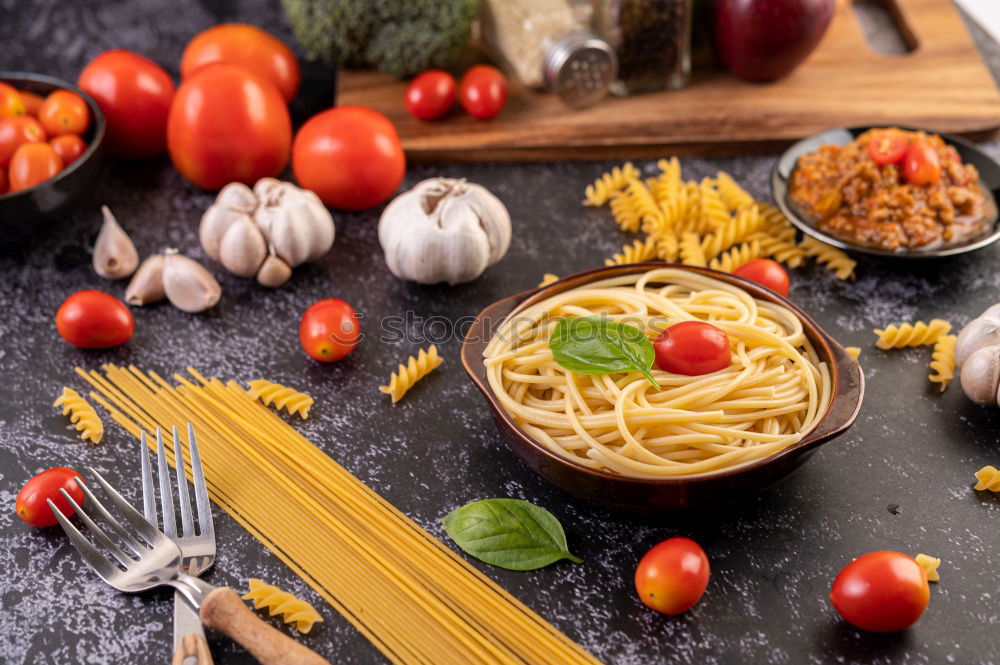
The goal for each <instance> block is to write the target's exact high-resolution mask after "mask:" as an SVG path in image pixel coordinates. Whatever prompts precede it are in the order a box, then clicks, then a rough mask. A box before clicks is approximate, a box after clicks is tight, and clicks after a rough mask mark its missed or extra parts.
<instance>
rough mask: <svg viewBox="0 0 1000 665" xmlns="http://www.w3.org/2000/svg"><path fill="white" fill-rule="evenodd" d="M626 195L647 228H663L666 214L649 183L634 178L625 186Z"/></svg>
mask: <svg viewBox="0 0 1000 665" xmlns="http://www.w3.org/2000/svg"><path fill="white" fill-rule="evenodd" d="M625 195H626V196H627V197H628V198H629V202H630V204H631V206H632V209H633V210H635V212H636V213H637V214H638V215H639V219H640V220H641V222H642V225H643V226H644V227H646V228H661V227H662V226H663V221H664V215H663V212H662V211H661V210H660V206H659V205H658V204H657V203H656V199H655V198H653V193H652V192H650V191H649V185H648V183H644V182H643V181H641V180H633V181H632V182H630V183H629V184H628V185H626V187H625Z"/></svg>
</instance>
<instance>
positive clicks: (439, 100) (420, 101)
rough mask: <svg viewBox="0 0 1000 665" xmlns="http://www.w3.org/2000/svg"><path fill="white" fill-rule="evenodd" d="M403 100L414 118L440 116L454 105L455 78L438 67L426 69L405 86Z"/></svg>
mask: <svg viewBox="0 0 1000 665" xmlns="http://www.w3.org/2000/svg"><path fill="white" fill-rule="evenodd" d="M405 102H406V110H407V112H408V113H409V114H410V115H412V116H413V117H414V118H419V119H420V120H434V119H436V118H440V117H441V116H443V115H445V114H446V113H448V111H450V110H451V107H453V106H454V105H455V79H454V78H453V77H452V75H451V74H449V73H448V72H445V71H442V70H440V69H431V70H429V71H426V72H424V73H423V74H421V75H420V76H418V77H416V78H415V79H413V80H412V81H410V83H409V84H408V85H407V86H406V99H405Z"/></svg>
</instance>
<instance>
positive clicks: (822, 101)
mask: <svg viewBox="0 0 1000 665" xmlns="http://www.w3.org/2000/svg"><path fill="white" fill-rule="evenodd" d="M887 2H888V3H893V2H894V3H895V7H896V8H897V9H898V10H899V15H900V16H901V17H902V25H903V27H904V30H903V32H904V35H907V34H908V36H909V40H910V42H911V45H913V46H915V48H914V50H913V51H912V52H910V53H908V54H905V55H884V54H880V53H876V52H874V51H872V50H871V48H870V47H869V46H868V43H867V41H866V40H865V36H864V34H863V33H862V29H861V26H860V23H859V21H858V18H857V16H856V15H855V14H854V10H853V8H852V7H851V0H841V1H840V2H839V4H838V7H837V11H836V14H835V15H834V18H833V22H832V23H831V25H830V28H829V30H828V31H827V34H826V35H825V36H824V38H823V41H822V42H821V43H820V45H819V47H818V48H817V49H816V51H815V52H814V53H813V54H812V55H811V56H810V58H809V59H808V60H807V61H806V62H805V63H804V64H803V65H802V66H801V67H799V68H798V69H797V70H796V71H795V72H793V73H792V74H791V75H790V76H788V77H787V78H785V79H782V80H780V81H778V82H775V83H770V84H754V83H747V82H744V81H740V80H738V79H736V78H734V77H732V76H730V75H728V74H726V73H724V72H722V71H710V72H699V73H697V74H696V76H695V77H694V80H693V81H692V83H691V85H690V86H689V87H688V88H685V89H684V90H680V91H672V92H659V93H652V94H646V95H637V96H634V97H628V98H608V99H607V100H605V101H603V102H601V103H600V104H598V105H596V106H594V107H592V108H589V109H585V110H582V111H573V110H570V109H568V108H566V107H565V106H564V105H563V104H562V103H561V102H559V100H558V99H556V98H555V97H554V96H553V95H549V94H544V93H540V92H534V91H528V90H524V89H522V88H519V87H517V86H512V89H511V92H510V96H509V99H508V102H507V106H506V107H505V108H504V110H503V112H502V113H501V114H500V115H499V116H497V117H496V118H493V119H492V120H489V121H477V120H474V119H472V118H470V117H469V116H467V115H465V114H463V113H461V112H459V111H456V112H455V113H454V114H452V115H451V116H449V117H448V118H446V119H444V120H441V121H437V122H421V121H419V120H416V119H414V118H412V117H410V116H409V115H408V114H407V113H406V111H405V110H404V109H403V90H404V87H405V84H403V83H401V82H399V81H397V80H395V79H392V78H389V77H386V76H384V75H381V74H378V73H371V72H346V73H344V75H343V76H342V80H341V91H340V97H339V100H338V103H339V104H361V105H364V106H369V107H372V108H375V109H378V110H379V111H381V112H382V113H384V114H386V115H387V116H388V117H389V118H390V119H391V120H392V121H393V122H394V123H395V124H396V127H397V128H398V129H399V134H400V137H401V138H402V140H403V145H404V147H405V149H406V152H407V155H408V156H409V158H410V159H411V160H414V161H424V162H428V161H484V160H499V161H524V160H529V161H530V160H554V159H590V158H601V157H624V156H635V157H643V156H663V155H665V154H675V153H692V152H700V153H709V152H710V153H737V152H750V151H758V150H769V149H775V148H777V147H780V146H781V145H783V144H787V143H789V142H790V141H792V140H794V139H798V138H801V137H803V136H808V135H810V134H813V133H816V132H819V131H822V130H824V129H829V128H831V127H837V126H851V125H864V124H898V125H908V126H913V127H924V128H928V129H931V130H934V131H938V132H955V133H959V134H964V135H967V136H971V137H973V138H986V137H988V136H991V135H994V134H995V133H996V132H997V130H998V129H1000V91H998V90H997V86H996V84H995V82H994V80H993V77H992V75H991V74H990V72H989V70H988V69H987V67H986V65H985V64H984V63H983V61H982V58H981V57H980V55H979V51H978V50H977V49H976V46H975V44H974V43H973V41H972V38H971V37H970V36H969V34H968V32H967V31H966V28H965V25H964V23H963V22H962V19H961V17H960V16H959V15H958V13H957V10H956V9H955V8H954V7H953V6H952V4H951V2H950V1H949V0H887Z"/></svg>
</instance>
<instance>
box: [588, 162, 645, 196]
mask: <svg viewBox="0 0 1000 665" xmlns="http://www.w3.org/2000/svg"><path fill="white" fill-rule="evenodd" d="M638 177H639V169H637V168H635V167H634V166H633V165H632V162H625V163H624V164H623V165H622V166H620V167H619V166H616V167H615V168H613V169H611V171H609V172H608V173H605V174H603V175H602V176H601V177H600V178H598V179H597V180H595V181H594V184H592V185H588V186H587V190H586V192H585V193H584V196H585V198H584V200H583V204H584V205H588V206H602V205H604V204H605V203H607V202H608V199H610V198H611V196H612V194H614V193H615V192H619V191H621V190H623V189H625V186H626V185H627V184H628V183H629V182H631V181H632V180H635V179H636V178H638Z"/></svg>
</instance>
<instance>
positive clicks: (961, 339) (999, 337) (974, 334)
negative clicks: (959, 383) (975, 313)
mask: <svg viewBox="0 0 1000 665" xmlns="http://www.w3.org/2000/svg"><path fill="white" fill-rule="evenodd" d="M995 307H997V305H994V306H993V307H991V308H990V309H988V310H986V312H985V313H984V314H983V315H982V316H980V317H979V318H977V319H973V320H972V321H970V322H969V324H968V325H967V326H965V327H964V328H962V331H961V332H960V333H958V340H957V341H956V342H955V364H956V365H958V367H962V366H963V365H964V364H965V361H966V360H968V358H969V357H970V356H972V354H974V353H975V352H976V351H978V350H979V349H981V348H983V347H985V346H992V345H994V344H1000V316H997V315H1000V312H997V311H995V310H994V308H995Z"/></svg>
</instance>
